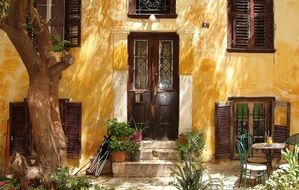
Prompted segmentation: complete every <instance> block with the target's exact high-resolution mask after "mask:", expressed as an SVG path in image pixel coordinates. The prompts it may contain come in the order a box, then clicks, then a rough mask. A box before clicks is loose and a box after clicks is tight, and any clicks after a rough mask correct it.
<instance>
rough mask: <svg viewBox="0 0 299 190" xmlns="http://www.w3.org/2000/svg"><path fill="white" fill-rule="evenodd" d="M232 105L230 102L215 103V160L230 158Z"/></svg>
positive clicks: (231, 146)
mask: <svg viewBox="0 0 299 190" xmlns="http://www.w3.org/2000/svg"><path fill="white" fill-rule="evenodd" d="M231 126H232V105H231V102H217V103H215V132H216V134H215V136H216V142H215V145H216V147H215V148H216V150H215V153H216V158H217V159H219V158H222V157H230V156H231V153H232V148H233V143H232V142H231V139H232V135H231V133H232V129H231Z"/></svg>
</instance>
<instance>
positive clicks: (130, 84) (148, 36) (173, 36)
mask: <svg viewBox="0 0 299 190" xmlns="http://www.w3.org/2000/svg"><path fill="white" fill-rule="evenodd" d="M142 37H144V38H145V39H149V41H151V42H153V41H155V39H156V40H159V38H163V40H164V39H165V40H167V38H169V39H171V40H173V39H174V40H175V43H174V44H173V45H174V46H173V60H174V63H175V64H174V68H173V76H174V77H173V83H174V86H173V91H174V92H176V93H177V101H176V103H175V104H176V105H175V106H176V109H177V114H176V123H177V126H176V127H177V129H175V130H176V135H178V133H179V116H180V109H179V107H180V106H179V105H180V84H179V83H180V75H179V52H180V51H179V47H180V46H179V43H180V40H179V35H178V34H177V33H176V32H130V33H129V35H128V41H127V42H128V46H127V52H128V80H127V93H128V96H127V113H128V114H127V120H128V121H130V120H131V118H130V117H131V116H130V115H131V114H130V113H131V112H133V110H132V108H131V107H132V105H131V102H130V95H129V93H131V92H132V91H134V92H135V87H134V76H133V75H134V64H132V63H134V56H133V54H132V53H131V51H132V49H134V43H133V40H134V39H136V38H137V39H138V38H142ZM149 48H152V44H149ZM133 53H134V52H133ZM148 53H149V60H148V64H149V65H151V66H149V69H151V70H148V72H149V73H148V74H149V81H148V87H149V90H151V89H152V83H153V80H154V82H155V83H156V82H157V80H156V78H155V79H153V77H155V76H152V75H154V74H153V73H155V72H154V67H153V66H152V63H154V62H155V61H156V62H157V60H158V59H157V58H156V57H154V56H153V55H152V51H149V52H148ZM132 65H133V67H132ZM157 65H159V63H158V62H157ZM150 118H151V119H150V120H152V121H153V120H154V118H152V116H150ZM152 130H155V129H152ZM152 138H155V137H154V134H152ZM171 140H174V139H171Z"/></svg>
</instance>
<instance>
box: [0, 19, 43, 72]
mask: <svg viewBox="0 0 299 190" xmlns="http://www.w3.org/2000/svg"><path fill="white" fill-rule="evenodd" d="M1 29H3V30H4V32H5V33H6V34H7V36H8V37H9V39H10V41H11V42H12V43H13V45H14V47H15V48H16V50H17V52H18V53H19V55H20V57H21V59H22V61H23V63H24V65H25V67H26V69H27V71H28V74H29V76H32V75H33V74H34V73H36V72H37V71H38V70H39V69H40V66H41V64H40V62H41V60H40V57H39V55H38V53H37V52H36V50H35V48H34V46H33V44H32V42H31V39H30V38H29V37H28V36H27V34H26V33H24V32H23V31H20V30H18V29H17V28H15V27H13V26H10V25H8V24H6V23H5V22H2V25H1Z"/></svg>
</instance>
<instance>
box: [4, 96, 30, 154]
mask: <svg viewBox="0 0 299 190" xmlns="http://www.w3.org/2000/svg"><path fill="white" fill-rule="evenodd" d="M9 119H10V122H9V123H10V132H9V133H10V154H13V153H15V152H18V153H20V154H23V155H24V156H26V155H27V154H28V143H29V142H28V140H29V128H28V122H29V117H28V108H27V103H26V102H10V103H9Z"/></svg>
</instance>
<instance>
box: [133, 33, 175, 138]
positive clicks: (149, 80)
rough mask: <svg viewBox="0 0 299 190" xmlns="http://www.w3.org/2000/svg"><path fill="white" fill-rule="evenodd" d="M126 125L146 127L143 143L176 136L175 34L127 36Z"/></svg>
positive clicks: (137, 34) (136, 34) (134, 34)
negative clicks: (131, 123) (132, 124)
mask: <svg viewBox="0 0 299 190" xmlns="http://www.w3.org/2000/svg"><path fill="white" fill-rule="evenodd" d="M128 54H129V57H128V63H129V78H128V121H130V122H132V121H135V123H138V124H139V125H143V126H144V127H147V128H146V129H145V130H144V131H143V136H144V138H145V139H157V140H167V139H168V140H174V139H176V138H177V135H178V117H179V116H178V110H179V71H178V56H179V37H178V35H177V34H176V33H148V32H142V33H135V32H134V33H130V34H129V36H128Z"/></svg>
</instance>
